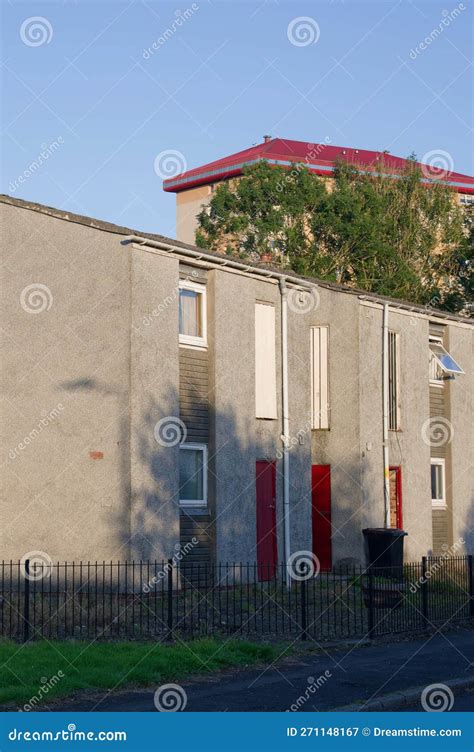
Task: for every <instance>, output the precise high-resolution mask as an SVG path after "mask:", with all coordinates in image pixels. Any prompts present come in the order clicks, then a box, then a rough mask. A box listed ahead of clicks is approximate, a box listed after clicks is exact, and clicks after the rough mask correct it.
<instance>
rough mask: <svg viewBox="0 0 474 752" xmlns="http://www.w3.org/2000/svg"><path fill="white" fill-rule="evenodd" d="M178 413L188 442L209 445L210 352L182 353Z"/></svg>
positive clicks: (180, 356) (190, 351) (183, 349)
mask: <svg viewBox="0 0 474 752" xmlns="http://www.w3.org/2000/svg"><path fill="white" fill-rule="evenodd" d="M179 413H180V418H181V420H182V421H183V422H184V424H185V426H186V429H187V440H188V441H197V442H201V443H204V444H207V443H208V442H209V366H208V353H207V350H193V349H191V348H188V347H181V348H180V350H179Z"/></svg>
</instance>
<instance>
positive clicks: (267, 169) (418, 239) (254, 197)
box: [196, 159, 473, 311]
mask: <svg viewBox="0 0 474 752" xmlns="http://www.w3.org/2000/svg"><path fill="white" fill-rule="evenodd" d="M469 222H470V220H469V216H466V215H465V214H464V212H463V210H462V209H461V207H459V206H458V205H457V203H456V202H455V200H454V195H453V191H452V189H450V188H449V187H447V186H446V185H444V184H442V183H439V182H433V183H431V184H430V185H428V186H427V185H426V183H424V182H422V174H421V172H420V170H419V169H418V168H417V166H416V163H415V161H414V159H409V160H408V162H407V167H406V169H405V171H404V172H403V173H401V174H399V175H397V177H396V178H392V179H390V178H387V175H386V170H385V169H384V166H383V164H381V165H380V167H379V168H378V169H377V171H375V172H371V173H370V174H367V173H365V174H364V173H361V172H360V171H358V170H357V168H356V167H354V166H351V165H347V164H345V163H341V164H338V165H337V166H336V169H335V172H334V179H333V180H331V181H327V180H324V179H322V178H319V177H318V176H316V175H314V174H312V173H310V172H309V171H308V170H307V169H306V168H305V167H304V166H303V165H297V166H295V167H294V168H293V169H292V170H286V169H285V168H282V167H277V166H271V165H269V164H268V163H266V162H259V163H258V164H257V165H253V166H251V167H248V168H246V169H245V170H244V176H243V177H242V178H241V179H239V180H237V181H234V182H225V183H221V184H220V185H219V186H218V187H217V189H216V191H215V193H214V195H213V197H212V199H211V201H210V204H209V205H208V206H207V207H205V208H204V209H203V210H202V211H201V213H200V214H199V216H198V231H197V234H196V242H197V244H198V245H200V246H201V247H207V248H210V249H212V250H219V251H221V252H222V251H225V252H226V253H229V254H232V255H237V256H239V257H241V258H247V259H251V260H254V261H258V260H260V259H262V257H263V259H264V260H268V255H269V254H270V255H271V259H272V261H273V262H274V263H276V264H279V265H282V266H285V267H289V268H291V269H292V270H294V271H296V272H299V273H302V274H309V275H312V276H315V277H318V278H320V279H324V280H330V281H334V282H340V283H343V284H347V285H350V286H354V287H359V288H361V289H364V290H367V291H368V292H374V293H379V294H383V295H389V296H393V297H398V298H405V299H408V300H411V301H413V302H416V303H420V304H430V305H432V306H433V307H435V306H439V307H446V308H449V309H450V310H453V311H461V310H463V311H466V310H467V307H468V302H469V301H470V300H471V301H472V293H473V279H472V264H473V250H472V249H473V228H472V222H471V223H469Z"/></svg>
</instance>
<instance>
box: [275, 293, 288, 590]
mask: <svg viewBox="0 0 474 752" xmlns="http://www.w3.org/2000/svg"><path fill="white" fill-rule="evenodd" d="M278 284H279V288H280V295H281V376H282V377H281V382H282V424H283V425H282V427H283V433H282V436H281V440H282V444H283V531H284V550H285V562H286V585H287V587H290V585H291V577H290V572H289V567H288V560H289V558H290V555H291V541H290V418H289V414H288V290H287V287H286V281H285V279H284V278H280V280H279V283H278Z"/></svg>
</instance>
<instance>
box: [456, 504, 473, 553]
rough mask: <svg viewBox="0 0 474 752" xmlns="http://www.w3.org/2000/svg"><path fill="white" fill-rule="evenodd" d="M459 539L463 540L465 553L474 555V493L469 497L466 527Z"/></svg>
mask: <svg viewBox="0 0 474 752" xmlns="http://www.w3.org/2000/svg"><path fill="white" fill-rule="evenodd" d="M461 537H462V538H463V540H464V551H465V553H466V554H474V491H473V492H472V495H471V500H470V504H469V511H468V514H467V519H466V526H465V528H464V532H463V533H461ZM455 542H456V541H455ZM459 553H461V552H459Z"/></svg>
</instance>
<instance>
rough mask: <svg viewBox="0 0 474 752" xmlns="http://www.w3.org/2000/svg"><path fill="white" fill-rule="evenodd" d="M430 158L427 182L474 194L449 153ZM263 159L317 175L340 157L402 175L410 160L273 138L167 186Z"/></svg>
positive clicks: (204, 180)
mask: <svg viewBox="0 0 474 752" xmlns="http://www.w3.org/2000/svg"><path fill="white" fill-rule="evenodd" d="M426 157H427V158H428V162H427V163H425V164H424V163H421V162H418V163H417V164H418V166H419V167H420V169H421V170H422V173H423V180H425V181H426V182H431V181H433V180H441V181H442V182H445V183H448V184H450V185H452V186H453V188H454V189H455V190H456V191H458V192H459V193H474V178H473V177H470V176H469V175H463V174H461V173H459V172H453V171H452V170H451V169H450V167H452V164H451V163H452V159H451V157H450V155H449V154H448V153H447V152H445V151H441V150H433V151H432V152H430V153H429V154H427V155H426ZM261 160H266V161H268V162H269V163H270V164H277V165H282V166H284V167H290V166H291V165H292V164H298V163H302V164H305V165H306V166H307V167H308V169H309V170H310V172H313V173H315V174H316V175H330V174H331V173H332V172H333V170H334V167H335V164H336V162H337V161H339V160H344V161H346V162H349V163H351V164H356V165H358V166H359V167H360V169H361V171H365V170H367V171H370V170H373V169H374V167H376V166H377V165H378V164H380V163H381V161H382V160H383V164H384V169H385V170H387V169H388V170H393V173H394V175H397V174H399V173H400V172H401V171H402V170H403V168H404V167H405V165H406V163H407V160H406V159H403V158H402V157H395V156H393V155H392V154H388V153H387V152H380V151H366V150H365V149H352V148H348V147H344V146H332V145H329V144H312V143H307V142H306V141H288V140H286V139H283V138H272V139H270V140H268V141H264V142H263V143H262V144H257V145H256V146H251V147H250V149H244V150H243V151H239V152H236V154H231V155H230V156H228V157H224V158H223V159H217V160H216V161H215V162H209V163H208V164H205V165H202V167H196V168H194V169H193V170H188V171H187V172H183V173H181V174H180V175H176V176H175V177H173V178H168V179H167V180H165V181H164V182H163V188H164V190H165V191H168V192H172V193H179V192H180V191H185V190H187V189H188V188H195V187H196V186H198V185H207V184H209V183H215V182H218V181H219V180H224V179H225V178H230V177H235V176H236V175H241V174H242V171H243V168H244V166H246V165H249V164H253V163H255V162H258V161H261ZM438 165H439V166H438Z"/></svg>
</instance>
